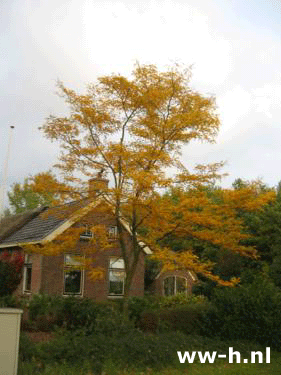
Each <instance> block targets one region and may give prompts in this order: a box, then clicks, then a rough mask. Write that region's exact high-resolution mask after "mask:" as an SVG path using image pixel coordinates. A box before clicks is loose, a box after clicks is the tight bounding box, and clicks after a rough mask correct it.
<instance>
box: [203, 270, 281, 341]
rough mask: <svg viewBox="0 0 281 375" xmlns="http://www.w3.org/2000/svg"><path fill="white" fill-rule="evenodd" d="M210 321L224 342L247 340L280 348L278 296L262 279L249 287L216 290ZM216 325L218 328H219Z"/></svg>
mask: <svg viewBox="0 0 281 375" xmlns="http://www.w3.org/2000/svg"><path fill="white" fill-rule="evenodd" d="M212 303H213V306H214V307H215V308H214V309H213V311H212V316H211V317H209V318H210V320H213V321H216V322H217V324H215V326H216V334H217V335H219V336H220V337H221V338H223V339H225V338H227V339H246V340H255V341H256V342H259V343H262V344H265V345H269V346H272V347H275V348H280V345H281V331H280V325H281V292H280V289H279V288H278V287H276V286H275V285H274V284H273V283H271V282H270V281H268V280H266V279H265V278H263V277H257V278H256V279H255V280H254V281H253V283H252V284H248V285H247V284H245V285H242V286H239V287H236V288H222V289H218V290H216V292H215V293H214V296H213V298H212ZM218 323H219V324H218Z"/></svg>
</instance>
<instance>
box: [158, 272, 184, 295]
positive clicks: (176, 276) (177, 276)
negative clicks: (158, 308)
mask: <svg viewBox="0 0 281 375" xmlns="http://www.w3.org/2000/svg"><path fill="white" fill-rule="evenodd" d="M171 277H173V278H174V294H170V295H167V294H166V293H165V281H166V280H167V279H169V278H171ZM177 278H180V279H184V280H185V291H184V292H178V291H177ZM178 293H185V294H187V278H186V277H185V276H180V275H170V276H167V277H165V279H164V280H163V296H165V297H168V296H175V295H177V294H178Z"/></svg>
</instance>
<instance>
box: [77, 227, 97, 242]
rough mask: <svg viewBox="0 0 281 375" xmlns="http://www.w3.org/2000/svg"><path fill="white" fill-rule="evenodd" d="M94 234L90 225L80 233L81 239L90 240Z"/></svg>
mask: <svg viewBox="0 0 281 375" xmlns="http://www.w3.org/2000/svg"><path fill="white" fill-rule="evenodd" d="M93 236H94V235H93V232H92V231H91V230H90V229H89V226H88V225H86V226H85V230H84V232H82V233H81V234H80V241H90V240H91V239H92V238H93Z"/></svg>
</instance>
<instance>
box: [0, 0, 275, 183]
mask: <svg viewBox="0 0 281 375" xmlns="http://www.w3.org/2000/svg"><path fill="white" fill-rule="evenodd" d="M280 4H281V3H280V2H279V1H273V0H247V1H245V0H196V1H195V0H189V1H185V0H177V1H148V0H142V1H139V2H137V1H128V0H127V1H102V0H100V1H99V0H98V1H97V0H9V1H2V2H1V3H0V46H1V50H0V51H1V54H0V85H1V90H0V93H1V94H0V95H1V100H0V109H1V111H0V116H1V121H0V130H1V133H0V134H1V138H0V167H1V169H2V165H3V164H4V160H5V157H6V153H7V143H8V135H9V126H10V125H14V126H15V131H14V138H13V143H12V150H11V158H10V164H9V177H8V186H10V185H11V184H12V183H13V182H15V181H23V179H24V177H26V176H28V175H29V174H35V173H38V172H41V171H45V170H47V169H49V168H51V166H52V165H53V164H54V163H55V161H56V156H57V155H58V153H59V148H58V146H57V145H55V144H51V143H50V142H49V141H48V140H46V139H44V137H43V136H42V134H41V133H40V131H39V130H38V127H39V126H40V125H42V124H43V122H44V120H45V118H46V117H47V116H48V115H50V114H54V115H61V114H62V113H64V112H65V111H66V108H67V107H66V105H65V104H64V102H63V100H62V99H61V98H59V97H58V96H56V95H55V92H56V80H57V79H60V80H62V81H63V82H64V83H65V84H66V86H70V87H71V88H74V89H78V90H81V91H83V90H84V89H85V87H86V85H87V83H89V82H92V81H94V80H95V79H96V77H98V76H100V75H104V74H110V73H113V72H114V73H121V74H123V75H129V74H130V72H131V71H132V69H133V65H134V62H135V61H136V60H138V61H139V62H140V63H150V64H156V65H157V66H158V67H159V69H165V67H167V66H168V65H171V64H172V63H173V62H175V61H177V62H181V63H183V64H186V66H189V65H191V64H192V65H193V78H192V81H191V85H192V87H193V88H195V89H196V90H198V91H199V92H201V93H202V94H206V95H207V94H212V95H215V96H216V98H217V105H218V111H219V114H220V119H221V130H220V133H219V136H218V138H217V143H216V144H213V145H209V144H199V143H192V144H191V145H189V146H187V147H186V148H185V149H184V152H183V159H184V161H185V164H186V165H187V166H193V165H194V164H195V163H207V162H218V161H221V160H225V161H226V162H227V165H226V167H225V171H226V172H228V173H229V177H227V178H226V179H225V180H224V182H223V185H224V186H230V185H231V183H232V182H233V181H234V179H235V178H237V177H241V178H245V179H253V178H257V177H262V178H263V179H264V181H265V182H266V183H268V184H269V185H271V186H273V185H276V184H277V183H278V181H279V180H281V172H279V167H278V166H279V165H280V164H281V147H280V141H281V126H280V122H279V121H280V117H281V107H280V97H281V38H280V35H281V5H280ZM0 172H1V175H0V180H1V179H2V171H0Z"/></svg>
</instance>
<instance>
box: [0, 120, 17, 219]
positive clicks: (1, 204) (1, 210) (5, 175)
mask: <svg viewBox="0 0 281 375" xmlns="http://www.w3.org/2000/svg"><path fill="white" fill-rule="evenodd" d="M14 128H15V127H14V126H10V134H9V141H8V150H7V155H6V159H5V161H4V167H3V180H2V186H1V190H2V191H1V196H0V219H2V218H3V216H4V202H5V191H6V185H7V180H8V167H9V159H10V152H11V145H12V138H13V129H14Z"/></svg>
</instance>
